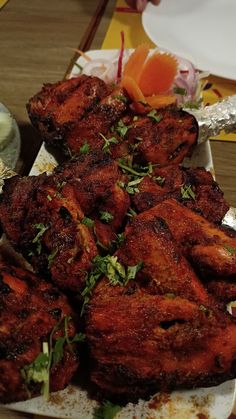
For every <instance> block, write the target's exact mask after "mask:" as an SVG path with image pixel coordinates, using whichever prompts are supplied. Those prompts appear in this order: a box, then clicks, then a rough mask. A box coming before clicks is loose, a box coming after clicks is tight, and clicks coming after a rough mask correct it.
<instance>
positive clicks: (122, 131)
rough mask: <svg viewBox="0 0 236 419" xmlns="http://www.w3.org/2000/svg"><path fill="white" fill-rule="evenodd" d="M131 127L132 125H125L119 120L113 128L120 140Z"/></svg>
mask: <svg viewBox="0 0 236 419" xmlns="http://www.w3.org/2000/svg"><path fill="white" fill-rule="evenodd" d="M131 127H132V125H125V123H124V122H123V121H122V119H120V120H119V121H118V124H117V126H116V127H115V130H116V132H117V133H118V134H119V135H120V136H121V137H122V138H124V137H125V136H126V134H127V132H128V130H129V129H130V128H131Z"/></svg>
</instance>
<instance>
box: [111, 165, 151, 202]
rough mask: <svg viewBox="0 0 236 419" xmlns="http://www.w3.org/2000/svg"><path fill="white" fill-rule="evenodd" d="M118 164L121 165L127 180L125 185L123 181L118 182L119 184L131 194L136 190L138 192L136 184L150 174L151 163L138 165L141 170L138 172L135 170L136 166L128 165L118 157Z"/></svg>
mask: <svg viewBox="0 0 236 419" xmlns="http://www.w3.org/2000/svg"><path fill="white" fill-rule="evenodd" d="M118 165H119V166H120V167H121V169H122V171H123V172H124V173H126V174H127V176H128V178H129V182H128V183H127V184H126V185H125V184H124V182H119V186H120V187H122V188H123V189H125V190H126V191H127V192H128V193H129V194H131V195H133V194H135V193H136V192H139V189H138V187H137V185H138V184H139V183H140V182H142V180H143V178H144V177H145V176H150V175H151V173H152V171H153V166H152V164H151V163H148V166H146V167H139V169H141V170H142V171H141V172H139V171H138V170H136V167H135V168H134V167H132V165H130V166H128V165H127V164H125V162H124V161H123V160H122V159H120V160H119V161H118Z"/></svg>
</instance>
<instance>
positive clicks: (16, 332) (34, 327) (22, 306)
mask: <svg viewBox="0 0 236 419" xmlns="http://www.w3.org/2000/svg"><path fill="white" fill-rule="evenodd" d="M0 273H1V275H0V277H1V279H0V307H1V308H0V312H1V316H0V371H1V383H0V401H1V402H3V403H6V402H8V403H9V402H11V401H18V400H24V399H27V398H29V397H30V396H31V397H32V396H35V395H39V394H40V389H41V387H42V383H43V382H45V380H46V376H47V373H46V366H45V365H47V362H48V358H47V355H46V353H44V355H43V353H42V352H43V342H45V344H46V345H47V346H48V351H49V350H52V346H54V344H55V343H56V341H57V340H58V338H61V339H62V338H63V336H64V331H63V327H64V326H63V325H64V321H66V323H65V325H66V333H67V335H68V339H67V342H66V341H65V343H64V345H63V346H62V353H61V356H60V357H59V358H58V360H57V362H53V364H52V365H51V366H50V369H49V373H50V380H49V378H48V380H49V383H50V387H49V390H50V391H58V390H62V389H63V388H64V387H65V386H66V385H67V384H68V383H69V381H70V380H71V378H72V376H73V375H74V373H75V371H76V370H77V368H78V353H76V348H75V344H71V345H70V347H69V345H68V341H69V339H71V341H72V339H73V337H74V336H75V333H76V329H75V323H74V321H73V320H72V317H74V313H73V311H72V309H71V308H70V306H69V303H68V301H67V299H66V297H65V296H63V295H62V294H61V293H60V292H59V291H58V289H57V288H55V287H53V286H52V285H50V284H48V283H47V282H45V281H43V280H42V279H41V278H38V277H35V276H34V275H33V274H32V273H30V272H28V271H24V270H22V269H20V268H16V267H13V266H8V265H5V264H4V265H3V264H1V266H0ZM50 335H51V343H50ZM45 344H44V345H45ZM48 354H49V352H48ZM39 357H41V359H44V362H45V363H46V364H44V365H43V364H42V363H41V364H40V362H39V361H40V359H39ZM36 359H38V364H37V367H36V365H35V364H34V362H35V360H36ZM43 368H44V369H43ZM36 372H37V374H38V375H37V374H36ZM31 373H32V374H31Z"/></svg>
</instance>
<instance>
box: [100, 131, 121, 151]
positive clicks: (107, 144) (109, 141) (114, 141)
mask: <svg viewBox="0 0 236 419" xmlns="http://www.w3.org/2000/svg"><path fill="white" fill-rule="evenodd" d="M99 135H100V137H102V139H103V141H104V146H103V147H102V150H103V151H104V152H105V153H109V154H111V150H110V145H111V144H118V140H117V138H116V137H111V138H106V137H105V135H103V134H102V133H101V132H100V133H99Z"/></svg>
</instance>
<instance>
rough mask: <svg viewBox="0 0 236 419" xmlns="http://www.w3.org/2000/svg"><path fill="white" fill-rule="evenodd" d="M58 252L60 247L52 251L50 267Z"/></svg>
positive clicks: (49, 258)
mask: <svg viewBox="0 0 236 419" xmlns="http://www.w3.org/2000/svg"><path fill="white" fill-rule="evenodd" d="M57 253H58V249H54V250H53V251H52V253H51V254H50V255H49V256H48V269H50V268H51V266H52V263H53V261H54V258H55V256H56V254H57Z"/></svg>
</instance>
